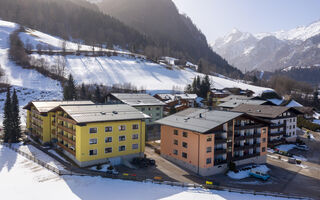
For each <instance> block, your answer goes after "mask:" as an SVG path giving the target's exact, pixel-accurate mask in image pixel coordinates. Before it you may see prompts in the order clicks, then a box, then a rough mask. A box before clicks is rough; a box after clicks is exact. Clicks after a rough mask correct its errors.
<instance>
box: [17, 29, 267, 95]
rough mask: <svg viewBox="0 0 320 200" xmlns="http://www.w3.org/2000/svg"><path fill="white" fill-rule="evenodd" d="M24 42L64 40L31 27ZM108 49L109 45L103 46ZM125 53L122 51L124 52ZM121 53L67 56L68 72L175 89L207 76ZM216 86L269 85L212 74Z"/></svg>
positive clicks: (80, 78)
mask: <svg viewBox="0 0 320 200" xmlns="http://www.w3.org/2000/svg"><path fill="white" fill-rule="evenodd" d="M20 37H21V39H22V41H23V42H25V43H31V44H32V45H33V46H34V48H35V46H36V45H37V44H39V43H41V44H42V45H44V46H45V45H50V46H52V47H54V49H57V50H59V49H61V44H62V42H63V41H62V40H61V39H59V38H57V37H53V36H50V35H47V34H44V33H41V32H39V31H34V30H30V29H27V32H26V33H21V34H20ZM66 46H67V49H69V50H77V44H75V43H72V42H67V45H66ZM81 50H91V47H90V46H85V45H82V46H81ZM103 50H106V51H108V50H107V49H103ZM120 53H121V52H120ZM122 53H123V54H120V55H118V56H112V57H106V56H105V57H86V56H84V55H80V56H66V63H67V72H69V73H72V74H73V76H74V77H75V79H76V81H77V82H78V83H82V82H84V83H98V84H104V85H112V84H124V83H131V84H132V85H134V86H136V87H137V88H144V89H147V90H171V89H172V87H173V86H175V87H179V88H180V89H181V90H183V89H184V88H185V86H186V85H187V84H191V83H192V81H193V78H194V77H195V76H197V75H201V76H203V74H199V73H197V72H195V71H193V70H191V69H180V68H178V67H173V68H168V67H167V66H165V65H159V64H156V63H152V62H150V61H147V60H145V59H144V58H134V57H132V56H128V55H126V53H125V52H122ZM32 56H33V57H35V58H40V57H41V58H44V59H45V60H46V61H47V62H48V63H50V64H51V65H53V64H54V62H55V60H56V59H57V55H55V56H50V55H38V54H33V55H32ZM211 79H212V82H213V85H214V87H215V88H218V89H223V88H226V87H240V88H241V89H244V90H245V89H249V90H252V91H254V92H255V93H256V95H259V94H261V93H262V92H263V91H265V90H270V89H268V88H261V87H256V86H252V85H248V84H245V83H242V82H241V81H236V80H231V79H225V78H221V77H216V76H211Z"/></svg>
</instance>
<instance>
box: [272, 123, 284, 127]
mask: <svg viewBox="0 0 320 200" xmlns="http://www.w3.org/2000/svg"><path fill="white" fill-rule="evenodd" d="M284 127H286V124H285V123H283V124H271V125H270V128H284Z"/></svg>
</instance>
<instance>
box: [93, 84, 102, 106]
mask: <svg viewBox="0 0 320 200" xmlns="http://www.w3.org/2000/svg"><path fill="white" fill-rule="evenodd" d="M94 102H95V103H101V92H100V88H99V86H98V85H97V87H96V90H95V92H94Z"/></svg>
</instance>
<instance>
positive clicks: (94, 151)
mask: <svg viewBox="0 0 320 200" xmlns="http://www.w3.org/2000/svg"><path fill="white" fill-rule="evenodd" d="M97 154H98V150H97V149H91V150H89V155H90V156H95V155H97Z"/></svg>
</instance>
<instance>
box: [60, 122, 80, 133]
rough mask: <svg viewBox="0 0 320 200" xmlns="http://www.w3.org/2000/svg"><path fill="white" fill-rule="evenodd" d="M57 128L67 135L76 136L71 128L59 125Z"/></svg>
mask: <svg viewBox="0 0 320 200" xmlns="http://www.w3.org/2000/svg"><path fill="white" fill-rule="evenodd" d="M58 128H59V129H61V130H63V131H66V132H68V133H70V134H72V135H76V131H75V130H73V129H71V128H67V127H64V126H62V125H60V124H59V125H58Z"/></svg>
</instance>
